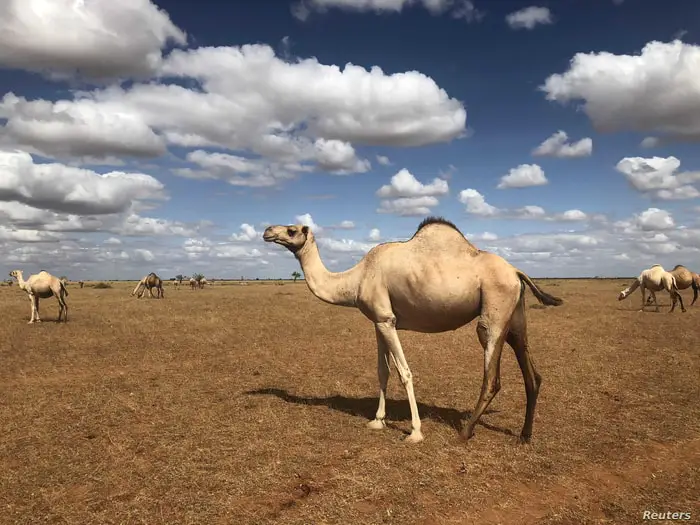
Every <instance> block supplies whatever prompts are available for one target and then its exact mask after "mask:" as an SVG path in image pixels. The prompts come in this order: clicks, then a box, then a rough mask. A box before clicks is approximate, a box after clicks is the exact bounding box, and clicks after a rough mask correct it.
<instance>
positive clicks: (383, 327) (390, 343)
mask: <svg viewBox="0 0 700 525" xmlns="http://www.w3.org/2000/svg"><path fill="white" fill-rule="evenodd" d="M376 329H377V332H378V333H379V335H380V336H381V338H382V339H383V340H384V344H386V346H387V349H388V350H389V355H391V358H392V360H393V361H394V365H395V366H396V368H397V370H398V372H399V377H400V378H401V383H403V386H404V387H405V388H406V396H407V397H408V404H409V406H410V407H411V434H410V435H409V436H408V437H406V441H407V442H408V443H419V442H421V441H423V433H422V432H421V422H420V416H419V415H418V403H416V395H415V393H414V392H413V374H412V373H411V369H410V368H409V367H408V363H407V362H406V357H405V356H404V353H403V349H402V348H401V341H400V340H399V335H398V333H397V332H396V317H395V316H394V315H393V314H392V315H391V317H389V319H387V320H385V321H380V322H378V323H376Z"/></svg>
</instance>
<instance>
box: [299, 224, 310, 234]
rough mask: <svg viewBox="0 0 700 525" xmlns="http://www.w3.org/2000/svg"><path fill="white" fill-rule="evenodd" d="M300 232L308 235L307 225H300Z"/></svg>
mask: <svg viewBox="0 0 700 525" xmlns="http://www.w3.org/2000/svg"><path fill="white" fill-rule="evenodd" d="M301 233H303V234H304V235H308V233H309V227H308V226H302V227H301Z"/></svg>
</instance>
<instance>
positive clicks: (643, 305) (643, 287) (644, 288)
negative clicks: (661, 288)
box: [639, 283, 654, 312]
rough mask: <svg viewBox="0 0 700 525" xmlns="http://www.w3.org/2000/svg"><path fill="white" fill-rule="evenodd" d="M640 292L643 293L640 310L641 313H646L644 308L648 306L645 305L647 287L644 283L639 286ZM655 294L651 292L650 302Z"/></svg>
mask: <svg viewBox="0 0 700 525" xmlns="http://www.w3.org/2000/svg"><path fill="white" fill-rule="evenodd" d="M639 291H640V292H642V308H641V309H640V310H639V311H640V312H643V311H644V307H645V306H646V304H645V303H644V296H645V295H646V287H645V286H644V283H642V284H640V285H639ZM653 294H654V292H651V294H650V295H649V300H651V296H652V295H653Z"/></svg>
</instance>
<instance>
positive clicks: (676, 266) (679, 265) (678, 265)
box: [673, 264, 685, 270]
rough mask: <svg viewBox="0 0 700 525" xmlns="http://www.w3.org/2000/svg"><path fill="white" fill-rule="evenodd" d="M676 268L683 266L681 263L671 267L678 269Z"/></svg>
mask: <svg viewBox="0 0 700 525" xmlns="http://www.w3.org/2000/svg"><path fill="white" fill-rule="evenodd" d="M678 268H685V266H683V265H682V264H677V265H675V266H674V267H673V269H674V270H678Z"/></svg>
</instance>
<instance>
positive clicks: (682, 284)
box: [649, 264, 700, 306]
mask: <svg viewBox="0 0 700 525" xmlns="http://www.w3.org/2000/svg"><path fill="white" fill-rule="evenodd" d="M669 273H670V274H671V275H673V276H674V277H675V278H676V287H677V288H678V291H681V290H686V289H688V288H692V289H693V302H692V303H690V306H693V305H694V304H695V301H697V299H698V293H699V292H700V275H698V274H697V273H695V272H691V271H690V270H688V268H686V267H685V266H683V265H682V264H677V265H676V266H675V267H674V268H673V270H671V271H670V272H669ZM649 299H651V297H650V298H649Z"/></svg>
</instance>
